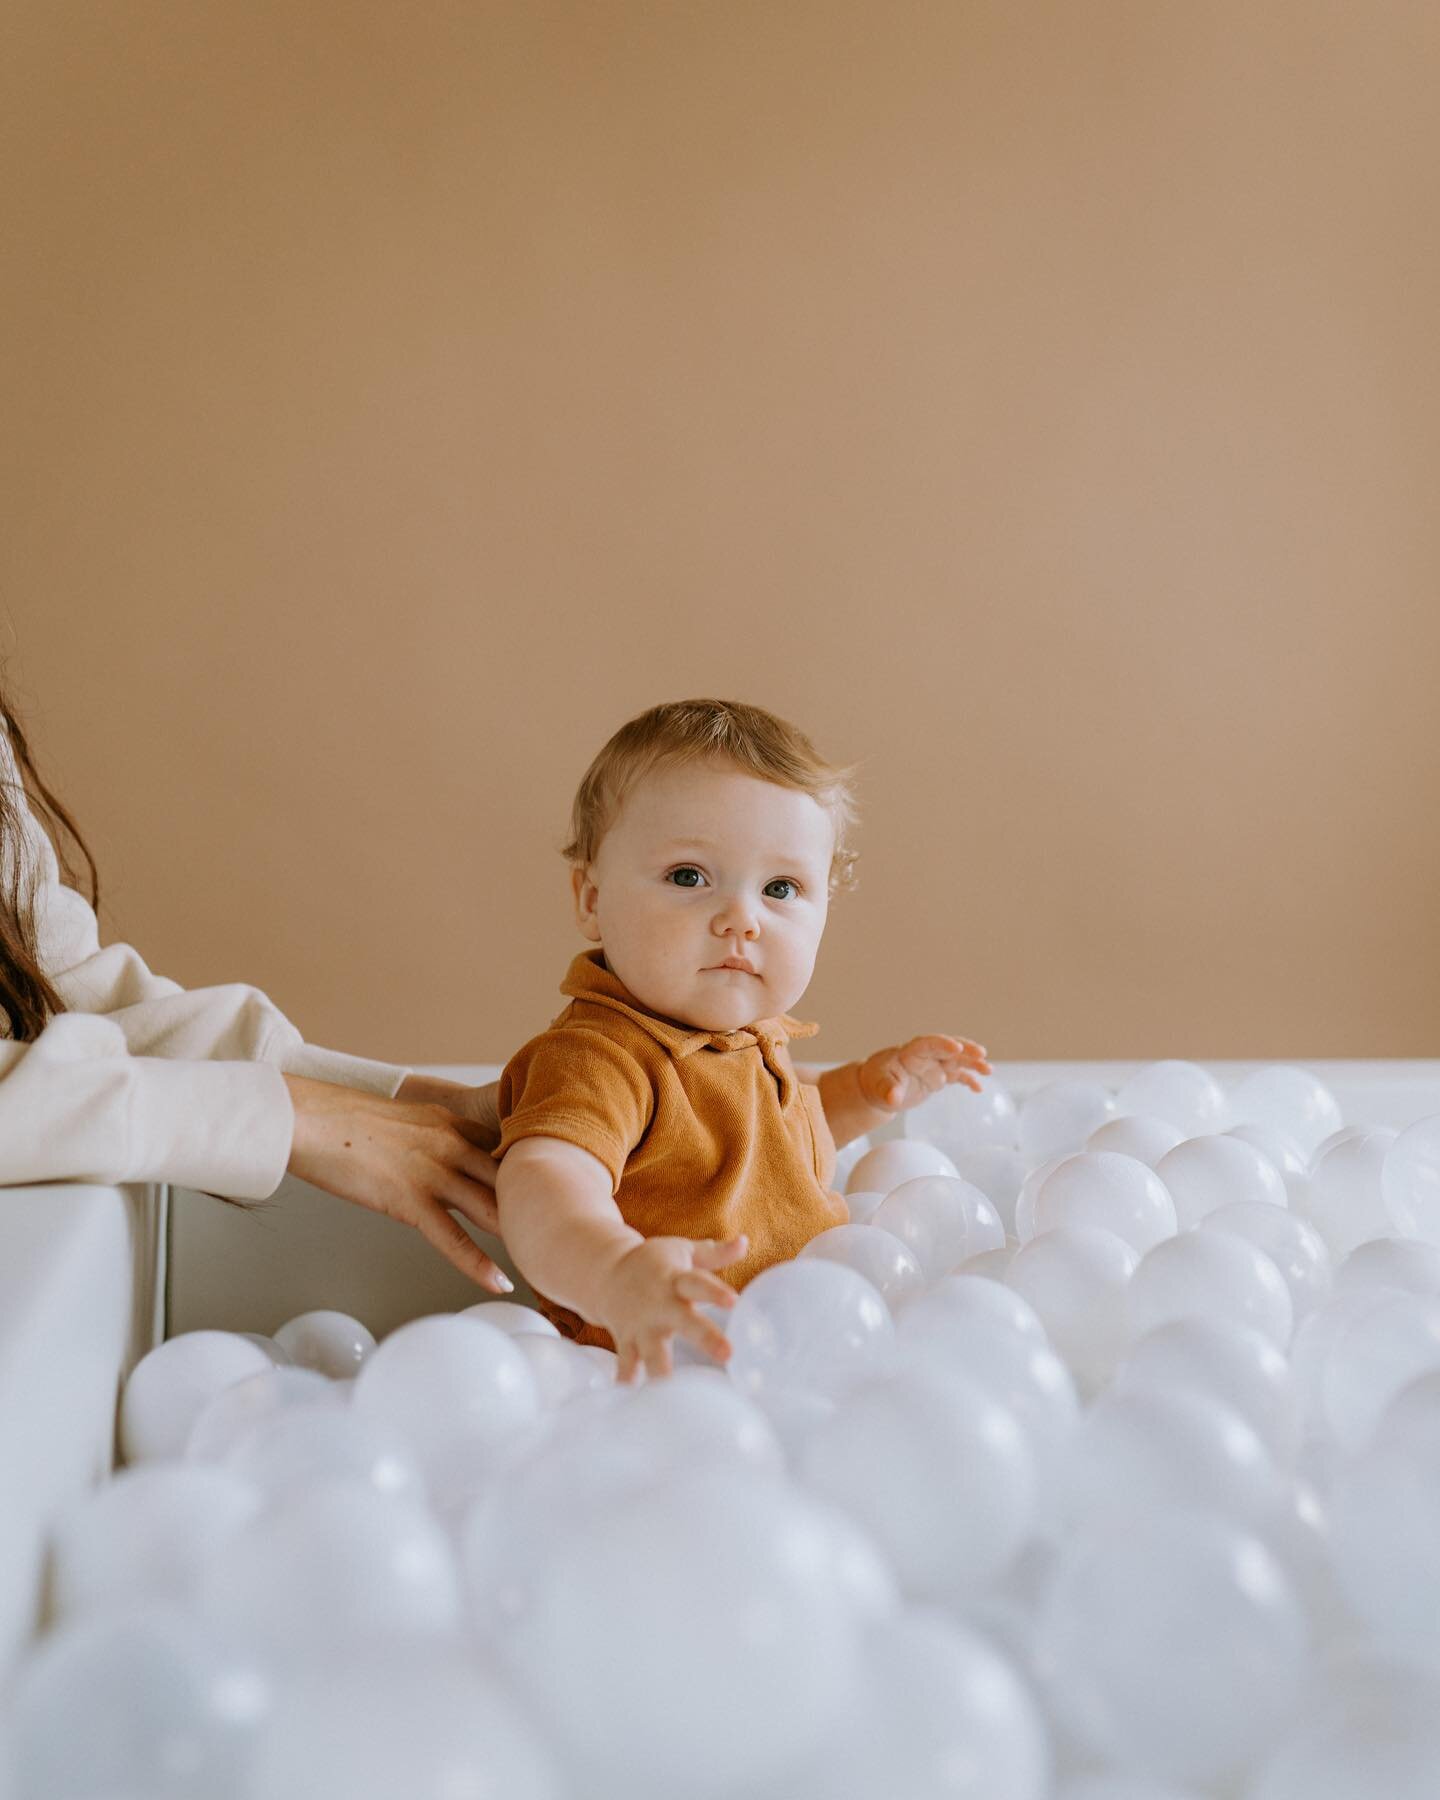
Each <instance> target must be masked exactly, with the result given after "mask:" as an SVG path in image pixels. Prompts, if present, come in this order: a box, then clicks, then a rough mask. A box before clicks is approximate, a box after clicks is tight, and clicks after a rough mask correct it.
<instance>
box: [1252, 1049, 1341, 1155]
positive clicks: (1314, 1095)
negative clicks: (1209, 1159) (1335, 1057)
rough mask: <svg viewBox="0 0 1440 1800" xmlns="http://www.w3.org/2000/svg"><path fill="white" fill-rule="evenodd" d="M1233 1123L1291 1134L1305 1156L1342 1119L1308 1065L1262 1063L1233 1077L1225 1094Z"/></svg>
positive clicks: (1328, 1092)
mask: <svg viewBox="0 0 1440 1800" xmlns="http://www.w3.org/2000/svg"><path fill="white" fill-rule="evenodd" d="M1229 1116H1230V1120H1231V1122H1232V1124H1235V1125H1262V1126H1266V1127H1268V1128H1269V1129H1271V1130H1274V1131H1281V1132H1283V1133H1284V1134H1285V1136H1286V1137H1289V1138H1293V1139H1294V1140H1295V1142H1296V1143H1297V1144H1298V1145H1299V1146H1300V1148H1301V1150H1302V1151H1304V1153H1305V1155H1306V1156H1310V1155H1311V1154H1313V1152H1314V1150H1315V1147H1316V1145H1318V1144H1319V1143H1320V1142H1321V1141H1322V1140H1323V1139H1324V1138H1327V1137H1329V1135H1330V1133H1331V1132H1332V1131H1339V1130H1340V1128H1341V1126H1342V1125H1344V1123H1345V1121H1344V1119H1343V1118H1342V1117H1341V1115H1340V1105H1339V1102H1338V1101H1337V1100H1336V1098H1335V1096H1334V1095H1333V1094H1332V1093H1331V1092H1330V1090H1329V1088H1327V1087H1326V1085H1325V1083H1324V1082H1323V1081H1321V1079H1320V1077H1319V1076H1318V1075H1315V1074H1312V1073H1311V1071H1310V1070H1309V1069H1297V1068H1292V1067H1290V1066H1289V1065H1287V1064H1284V1063H1264V1064H1262V1065H1261V1067H1260V1068H1258V1069H1255V1070H1253V1071H1252V1072H1251V1073H1250V1074H1249V1075H1246V1076H1244V1077H1243V1078H1242V1079H1241V1080H1239V1081H1237V1082H1236V1084H1235V1086H1234V1087H1233V1088H1231V1090H1230V1094H1229Z"/></svg>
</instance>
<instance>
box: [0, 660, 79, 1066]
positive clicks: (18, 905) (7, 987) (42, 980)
mask: <svg viewBox="0 0 1440 1800" xmlns="http://www.w3.org/2000/svg"><path fill="white" fill-rule="evenodd" d="M0 727H3V728H4V730H5V731H6V732H8V734H9V738H10V748H11V750H12V751H13V752H14V755H15V763H16V767H17V768H18V770H19V774H20V779H19V780H18V781H14V780H0V1011H3V1012H4V1014H5V1017H6V1019H8V1021H9V1024H10V1036H11V1037H12V1038H13V1039H15V1040H16V1041H17V1042H19V1043H27V1044H28V1043H33V1042H34V1040H35V1039H36V1038H37V1037H39V1035H40V1033H41V1032H42V1031H43V1030H44V1029H45V1022H46V1020H47V1019H49V1018H51V1017H52V1016H53V1015H54V1014H55V1013H59V1012H64V1010H65V1004H64V1002H63V1001H62V1000H61V998H60V996H59V994H57V993H56V991H55V988H54V985H53V984H52V983H51V981H50V980H49V978H48V977H47V975H46V973H45V971H44V969H42V968H41V966H40V957H39V945H38V942H37V939H36V930H35V893H34V886H35V874H36V871H35V869H34V868H33V867H32V866H31V864H30V860H29V859H28V858H27V857H26V856H25V855H24V854H23V851H22V844H21V834H22V830H23V822H24V817H25V812H26V810H27V808H28V809H29V810H30V811H33V812H34V814H35V815H36V817H37V818H38V819H39V820H40V821H41V823H42V824H43V825H44V826H45V828H46V830H47V831H48V832H49V834H50V837H51V840H52V841H53V843H54V845H55V853H56V856H57V857H58V859H59V862H60V867H61V870H62V872H63V874H64V876H65V879H66V880H67V881H69V882H71V883H72V884H74V885H75V886H77V887H78V886H79V883H78V881H77V880H76V871H75V868H74V866H73V864H72V863H71V861H70V858H69V855H68V854H67V847H70V848H73V849H75V850H78V851H79V853H80V855H81V856H82V857H83V858H84V862H85V868H86V870H87V872H88V875H89V882H88V886H89V889H90V904H91V905H92V906H98V904H99V901H100V876H99V872H98V870H97V869H96V867H95V858H94V857H93V856H92V855H91V854H90V850H89V846H88V845H87V844H86V842H85V840H84V838H83V837H81V835H80V830H79V827H78V826H77V825H76V823H75V821H74V820H73V819H72V818H71V817H70V814H69V813H68V812H67V811H66V810H65V808H64V807H63V806H62V805H61V804H60V802H59V801H58V800H57V799H56V798H55V796H54V794H52V793H51V791H50V789H49V788H48V787H47V786H46V785H45V783H44V782H43V781H42V780H41V779H40V775H39V773H38V772H37V770H36V768H35V759H34V757H33V756H32V755H31V752H30V745H29V742H28V740H27V739H26V736H25V731H24V728H23V727H22V726H21V724H20V721H19V720H18V719H17V718H16V716H15V710H14V708H13V707H12V706H11V704H10V702H9V700H8V699H7V698H6V695H5V691H4V688H3V687H0Z"/></svg>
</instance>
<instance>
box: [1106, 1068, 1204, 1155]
mask: <svg viewBox="0 0 1440 1800" xmlns="http://www.w3.org/2000/svg"><path fill="white" fill-rule="evenodd" d="M1115 1104H1116V1105H1117V1106H1118V1108H1119V1109H1120V1111H1121V1112H1122V1113H1140V1114H1148V1115H1150V1116H1152V1117H1154V1118H1157V1119H1164V1120H1165V1121H1166V1122H1167V1123H1168V1124H1171V1125H1173V1126H1174V1127H1175V1128H1176V1130H1177V1131H1179V1132H1180V1133H1181V1134H1182V1135H1183V1136H1185V1137H1198V1136H1199V1135H1200V1134H1201V1133H1202V1132H1206V1131H1218V1130H1219V1129H1220V1125H1221V1121H1222V1119H1223V1117H1224V1113H1225V1092H1224V1089H1223V1088H1222V1087H1221V1086H1220V1083H1219V1082H1218V1081H1216V1079H1215V1077H1214V1076H1213V1075H1211V1074H1209V1073H1208V1072H1207V1071H1206V1070H1205V1069H1202V1068H1201V1067H1200V1065H1199V1064H1198V1063H1192V1062H1156V1063H1148V1064H1147V1065H1146V1066H1145V1067H1144V1068H1143V1069H1138V1070H1137V1071H1136V1072H1135V1074H1133V1075H1132V1076H1131V1077H1130V1078H1129V1080H1128V1081H1126V1082H1124V1083H1123V1084H1122V1085H1121V1088H1120V1091H1119V1093H1118V1094H1117V1095H1116V1096H1115Z"/></svg>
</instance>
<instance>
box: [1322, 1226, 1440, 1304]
mask: <svg viewBox="0 0 1440 1800" xmlns="http://www.w3.org/2000/svg"><path fill="white" fill-rule="evenodd" d="M1386 1288H1394V1289H1397V1290H1398V1291H1400V1292H1401V1293H1406V1294H1433V1295H1437V1296H1440V1244H1427V1243H1425V1242H1424V1240H1423V1239H1421V1238H1398V1237H1383V1238H1372V1239H1371V1240H1370V1241H1369V1242H1368V1243H1364V1244H1357V1245H1356V1246H1355V1248H1354V1249H1353V1250H1352V1251H1351V1252H1350V1254H1349V1255H1348V1256H1347V1257H1346V1258H1345V1260H1344V1262H1343V1263H1341V1265H1340V1267H1339V1268H1338V1269H1337V1270H1336V1271H1335V1291H1336V1293H1337V1294H1353V1293H1362V1292H1363V1293H1379V1292H1381V1291H1382V1290H1384V1289H1386Z"/></svg>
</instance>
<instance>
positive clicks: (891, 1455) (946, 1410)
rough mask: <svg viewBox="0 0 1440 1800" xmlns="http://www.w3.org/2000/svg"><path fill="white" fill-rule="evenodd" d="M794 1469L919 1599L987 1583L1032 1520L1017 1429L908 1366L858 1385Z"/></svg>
mask: <svg viewBox="0 0 1440 1800" xmlns="http://www.w3.org/2000/svg"><path fill="white" fill-rule="evenodd" d="M800 1473H801V1476H802V1478H803V1479H804V1480H805V1481H806V1482H807V1483H808V1484H809V1485H810V1487H812V1488H813V1489H814V1491H815V1492H816V1493H817V1494H819V1495H821V1496H822V1497H823V1498H824V1499H826V1500H828V1501H830V1502H831V1503H832V1504H833V1505H835V1506H838V1507H840V1508H841V1509H842V1510H843V1511H845V1512H847V1513H849V1514H850V1516H851V1517H852V1518H854V1519H855V1521H856V1522H857V1523H858V1524H859V1525H860V1526H861V1528H862V1529H863V1530H864V1531H866V1532H867V1533H868V1534H869V1535H870V1536H871V1537H872V1538H873V1539H874V1540H875V1542H876V1543H877V1544H878V1545H879V1547H880V1549H881V1551H882V1553H883V1554H884V1556H885V1557H886V1559H887V1561H888V1562H889V1563H890V1565H891V1567H892V1568H893V1569H894V1570H895V1572H896V1574H897V1575H898V1576H899V1578H900V1584H901V1587H902V1588H903V1589H904V1591H905V1592H906V1593H907V1594H909V1595H911V1596H912V1597H913V1598H916V1599H922V1600H925V1599H930V1600H942V1599H946V1600H955V1599H958V1598H960V1597H962V1596H963V1595H965V1594H966V1593H967V1592H969V1591H971V1590H973V1589H975V1588H977V1587H981V1586H983V1585H984V1584H985V1583H987V1582H989V1581H992V1580H994V1579H995V1578H996V1577H997V1576H998V1575H1000V1574H1001V1573H1002V1572H1003V1571H1004V1570H1005V1569H1006V1568H1007V1567H1008V1566H1009V1564H1010V1563H1012V1562H1013V1561H1014V1559H1015V1558H1016V1556H1018V1555H1019V1553H1020V1550H1021V1549H1022V1547H1023V1546H1024V1543H1025V1540H1026V1538H1027V1536H1028V1535H1029V1532H1030V1529H1031V1526H1032V1524H1033V1521H1034V1518H1035V1514H1036V1507H1037V1500H1038V1495H1037V1491H1036V1472H1035V1464H1034V1460H1033V1458H1032V1456H1031V1453H1030V1449H1029V1446H1028V1445H1027V1443H1026V1441H1025V1437H1024V1434H1023V1432H1022V1431H1021V1428H1020V1426H1019V1424H1018V1423H1017V1422H1016V1419H1015V1417H1014V1415H1013V1414H1012V1413H1010V1412H1009V1411H1008V1410H1007V1409H1006V1408H1005V1407H1004V1406H1002V1405H1001V1404H1000V1403H999V1402H998V1401H997V1400H995V1399H994V1398H993V1397H992V1396H991V1395H990V1394H988V1393H987V1392H986V1391H985V1389H984V1387H983V1386H981V1384H979V1383H978V1382H973V1381H970V1380H968V1379H967V1378H966V1377H965V1376H963V1375H959V1374H951V1375H949V1376H947V1377H943V1378H942V1377H940V1376H937V1375H934V1374H932V1373H930V1372H929V1371H927V1370H923V1369H916V1368H912V1369H906V1370H903V1371H901V1372H900V1373H899V1374H896V1375H890V1376H883V1377H880V1378H879V1379H877V1380H874V1381H868V1382H863V1383H861V1384H860V1385H859V1386H858V1387H856V1388H855V1389H853V1390H852V1392H851V1393H850V1395H849V1396H848V1398H847V1399H846V1400H845V1402H844V1403H843V1404H842V1405H841V1407H840V1408H839V1410H838V1411H837V1413H836V1414H835V1417H834V1418H833V1419H831V1420H830V1421H829V1422H828V1423H826V1424H824V1425H821V1426H819V1427H818V1428H817V1429H816V1430H815V1431H813V1432H812V1433H811V1434H810V1436H809V1438H808V1439H807V1440H806V1443H805V1447H804V1451H803V1453H802V1455H801V1458H800Z"/></svg>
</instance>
